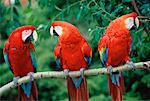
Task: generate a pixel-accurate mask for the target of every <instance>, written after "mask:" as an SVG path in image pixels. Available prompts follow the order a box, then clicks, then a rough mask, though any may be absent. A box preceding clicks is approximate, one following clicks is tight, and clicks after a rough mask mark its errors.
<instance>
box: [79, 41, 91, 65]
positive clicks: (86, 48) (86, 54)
mask: <svg viewBox="0 0 150 101" xmlns="http://www.w3.org/2000/svg"><path fill="white" fill-rule="evenodd" d="M81 49H82V53H83V54H84V59H85V61H86V62H87V64H90V63H91V59H92V49H91V47H90V45H89V44H88V43H87V41H86V40H85V39H83V42H82V47H81Z"/></svg>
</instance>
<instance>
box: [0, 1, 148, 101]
mask: <svg viewBox="0 0 150 101" xmlns="http://www.w3.org/2000/svg"><path fill="white" fill-rule="evenodd" d="M16 1H17V2H16V3H15V4H14V5H10V6H7V7H6V6H4V4H3V3H2V2H0V41H2V43H0V48H3V44H4V42H5V41H6V39H7V38H8V35H9V34H10V33H11V32H12V30H14V29H15V28H17V27H18V26H21V25H34V26H36V27H39V26H40V27H41V28H40V29H39V30H38V34H39V40H38V42H37V43H36V44H35V47H36V55H37V62H38V68H37V71H50V70H55V68H54V67H55V66H53V65H51V62H53V61H54V56H53V48H54V46H55V45H56V43H57V38H51V37H50V35H49V27H50V24H51V22H52V21H54V20H64V21H68V22H70V23H72V24H74V25H75V26H77V27H78V28H79V30H80V32H81V33H82V35H83V36H84V37H85V38H86V39H87V40H88V42H89V43H90V45H91V47H92V49H93V61H92V64H91V65H90V67H89V68H98V67H101V64H100V61H99V57H98V53H97V44H98V40H99V38H100V37H101V36H102V35H103V33H104V32H105V30H106V27H107V26H108V25H109V23H110V21H112V20H114V19H115V18H117V17H119V16H121V15H123V14H127V13H130V12H132V11H134V8H133V6H132V5H131V0H81V1H78V0H36V2H34V3H32V2H31V1H32V0H29V3H28V5H27V6H21V5H20V2H19V0H16ZM136 3H137V8H138V9H139V12H140V14H141V15H144V16H147V17H148V18H146V19H140V20H141V21H142V23H141V25H140V27H139V29H135V30H132V32H131V35H132V38H133V45H132V51H131V58H132V60H133V61H134V62H140V61H148V60H149V59H150V36H149V35H150V32H149V30H150V26H149V20H150V19H149V18H150V1H149V0H142V1H141V0H136ZM1 56H2V55H1ZM124 76H125V86H126V93H125V96H124V99H125V100H128V101H135V100H150V95H149V93H150V92H149V89H150V80H149V78H150V75H149V71H134V72H132V71H126V72H124ZM12 78H13V75H12V73H11V72H10V70H9V68H8V67H7V66H6V64H5V63H4V64H2V65H0V86H3V85H4V84H6V83H8V82H10V81H11V80H12ZM37 84H38V91H39V100H44V101H47V100H52V101H56V100H64V101H66V100H68V98H67V97H68V95H67V89H66V81H65V80H62V79H51V78H46V79H41V80H37ZM88 85H89V95H90V96H89V97H90V100H91V101H97V100H98V101H100V100H104V101H110V99H111V97H110V95H109V91H108V87H107V76H106V75H100V76H92V77H88ZM8 95H9V96H8ZM16 96H17V89H12V90H11V91H8V92H5V94H4V95H3V96H2V97H1V98H2V99H3V100H8V99H16Z"/></svg>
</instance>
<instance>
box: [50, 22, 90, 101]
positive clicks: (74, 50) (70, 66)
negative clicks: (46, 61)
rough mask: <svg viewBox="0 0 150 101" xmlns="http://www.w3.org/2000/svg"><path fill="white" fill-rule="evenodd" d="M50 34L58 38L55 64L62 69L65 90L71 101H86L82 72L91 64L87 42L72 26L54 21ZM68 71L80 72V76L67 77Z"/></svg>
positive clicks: (86, 88)
mask: <svg viewBox="0 0 150 101" xmlns="http://www.w3.org/2000/svg"><path fill="white" fill-rule="evenodd" d="M50 34H51V35H52V36H53V35H56V36H58V44H57V45H56V46H55V48H54V56H55V59H56V63H57V64H58V65H59V66H61V67H62V68H63V71H64V73H65V75H66V76H67V88H68V94H69V99H70V100H71V101H88V97H89V95H88V87H87V81H86V78H85V77H84V70H85V69H86V68H87V67H88V64H89V63H90V62H91V57H92V49H91V47H90V45H89V44H88V42H87V41H86V40H85V39H84V37H82V36H81V34H80V32H79V30H78V28H77V27H75V26H74V25H72V24H70V23H68V22H63V21H54V22H53V23H52V26H51V28H50ZM69 71H80V73H81V76H79V77H69V75H68V73H69Z"/></svg>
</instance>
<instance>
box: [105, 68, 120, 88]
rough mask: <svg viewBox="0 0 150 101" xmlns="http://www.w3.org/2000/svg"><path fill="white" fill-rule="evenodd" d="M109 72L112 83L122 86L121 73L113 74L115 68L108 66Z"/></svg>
mask: <svg viewBox="0 0 150 101" xmlns="http://www.w3.org/2000/svg"><path fill="white" fill-rule="evenodd" d="M107 70H108V72H109V74H110V79H111V81H112V83H113V84H115V85H118V86H120V76H121V75H120V72H113V67H112V66H108V67H107Z"/></svg>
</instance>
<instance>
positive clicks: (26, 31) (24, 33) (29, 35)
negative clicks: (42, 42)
mask: <svg viewBox="0 0 150 101" xmlns="http://www.w3.org/2000/svg"><path fill="white" fill-rule="evenodd" d="M18 32H19V33H20V34H21V39H22V41H23V42H24V43H27V42H31V41H34V42H36V41H37V39H38V35H37V32H36V31H35V27H34V26H22V27H19V28H17V29H16V30H15V31H13V33H14V34H15V33H18Z"/></svg>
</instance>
